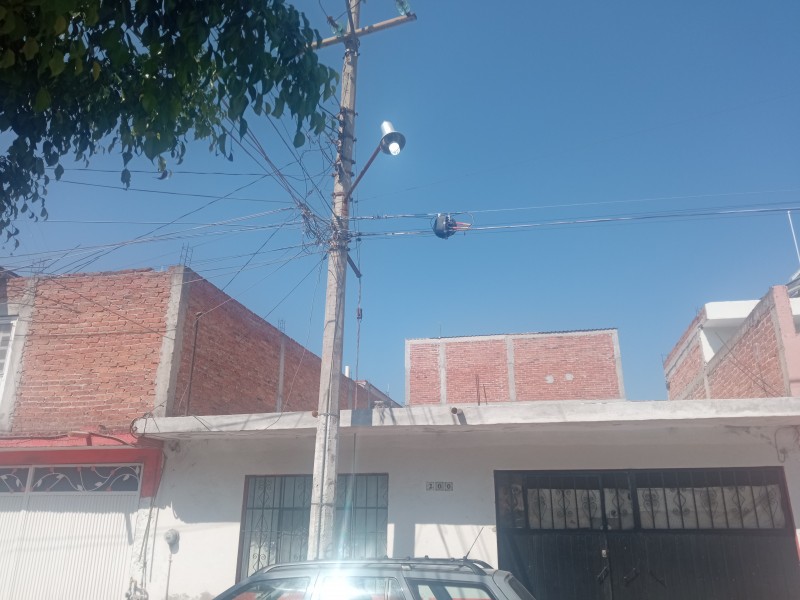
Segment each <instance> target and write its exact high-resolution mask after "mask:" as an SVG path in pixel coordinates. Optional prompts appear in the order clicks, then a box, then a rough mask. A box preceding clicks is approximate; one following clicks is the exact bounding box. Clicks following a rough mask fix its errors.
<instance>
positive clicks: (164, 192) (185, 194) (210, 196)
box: [48, 175, 291, 220]
mask: <svg viewBox="0 0 800 600" xmlns="http://www.w3.org/2000/svg"><path fill="white" fill-rule="evenodd" d="M260 177H262V178H263V175H261V176H260ZM59 183H66V184H68V185H82V186H85V187H94V188H102V189H107V190H117V191H119V192H137V193H142V194H159V195H161V196H180V197H183V198H203V199H212V200H213V199H216V200H231V201H236V202H263V203H265V204H291V202H289V201H288V200H265V199H264V198H237V197H235V196H229V195H225V196H222V197H220V196H215V195H213V194H195V193H189V192H172V191H169V190H151V189H146V188H135V187H130V188H128V189H127V190H126V189H125V188H123V187H120V186H118V185H106V184H102V183H90V182H88V181H72V180H70V179H62V180H61V181H60V182H59ZM232 193H235V192H232ZM48 220H49V219H48Z"/></svg>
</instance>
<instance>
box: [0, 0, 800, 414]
mask: <svg viewBox="0 0 800 600" xmlns="http://www.w3.org/2000/svg"><path fill="white" fill-rule="evenodd" d="M409 2H410V3H411V6H412V8H413V9H414V11H415V12H416V14H417V15H418V21H416V22H414V23H410V24H405V25H403V26H401V27H398V28H396V29H392V30H388V31H385V32H382V33H378V34H375V35H371V36H367V37H365V38H363V40H362V45H361V55H360V62H359V78H358V94H357V98H358V99H357V111H358V120H357V134H356V137H357V139H358V143H357V155H358V161H357V167H356V168H357V169H359V168H360V167H361V166H362V165H363V163H364V162H365V160H366V158H367V157H368V156H369V154H370V152H371V151H372V149H373V148H374V147H375V144H376V143H377V141H378V138H379V135H380V132H379V125H380V122H381V121H382V120H384V119H389V120H391V121H393V122H394V124H395V126H396V127H397V129H398V130H401V131H403V133H405V135H406V137H407V139H408V143H407V146H406V148H405V150H404V151H403V153H402V154H400V156H398V157H395V158H391V157H387V156H381V157H379V159H378V160H377V161H376V162H375V164H374V165H373V167H372V168H371V169H370V172H369V173H368V174H367V175H366V177H365V178H364V180H363V182H362V184H361V185H360V186H359V190H358V193H357V200H358V202H357V204H356V205H355V213H356V214H357V215H359V216H361V217H364V216H384V215H401V214H412V215H421V214H429V213H436V212H453V213H456V212H458V213H463V214H460V215H459V216H458V218H459V220H463V221H469V222H471V223H472V224H473V227H474V230H473V231H471V232H468V233H466V234H463V235H462V234H459V235H456V236H454V237H452V238H450V239H448V240H441V239H438V238H436V237H434V236H433V234H432V233H430V229H429V221H430V218H429V217H408V218H391V219H360V220H358V221H354V223H353V226H354V227H356V226H357V227H358V228H360V229H361V230H362V231H364V232H365V233H373V234H374V233H384V232H418V231H422V230H425V234H424V235H422V234H420V235H392V236H365V237H364V238H363V242H362V243H361V244H353V255H354V258H355V259H357V260H358V261H359V262H360V265H361V269H362V271H363V273H364V277H363V279H362V288H361V306H362V308H363V322H362V326H361V333H360V336H357V328H356V325H357V321H356V318H355V314H356V306H357V304H358V293H359V286H358V283H357V280H356V279H355V277H353V276H352V273H349V275H348V305H347V322H346V332H345V339H346V342H345V346H346V348H345V364H347V365H350V366H351V368H352V369H355V366H356V364H357V363H358V376H359V378H367V379H369V380H370V381H372V382H373V383H374V384H375V385H376V386H378V387H379V388H381V389H383V390H385V391H388V392H389V394H390V395H391V396H393V397H394V398H395V399H397V400H399V401H401V402H402V401H403V399H404V390H403V385H404V383H403V382H404V340H405V339H407V338H416V337H437V336H439V335H442V336H459V335H476V334H492V333H521V332H535V331H557V330H571V329H592V328H606V327H616V328H618V329H619V335H620V344H621V352H622V359H623V368H624V378H625V385H626V391H627V395H628V397H629V398H631V399H636V400H641V399H663V398H665V397H666V391H665V387H664V378H663V371H662V357H663V356H664V355H666V354H667V353H668V352H669V350H670V349H671V348H672V346H673V345H674V343H675V342H676V341H677V339H678V338H679V337H680V335H681V333H682V332H683V330H684V329H685V328H686V326H687V325H688V324H689V322H690V321H691V319H692V318H693V316H694V315H695V313H696V311H697V310H698V309H699V308H700V307H701V306H702V305H703V304H704V303H706V302H710V301H719V300H740V299H755V298H760V297H761V296H762V295H764V294H765V293H766V291H767V289H768V287H769V286H771V285H776V284H781V283H785V282H786V281H787V279H788V278H789V277H790V276H791V275H792V274H793V273H794V272H795V271H796V270H797V269H798V267H799V265H798V258H797V255H796V253H795V247H794V244H793V242H792V237H791V233H790V229H789V224H788V219H787V215H786V209H788V208H791V207H794V208H797V209H800V69H799V68H798V65H800V34H798V26H800V3H798V2H796V1H795V0H771V1H770V2H759V1H756V0H750V1H741V0H726V1H722V0H708V1H705V2H689V1H675V2H660V3H656V2H640V1H634V0H625V1H621V0H620V1H606V2H598V1H596V0H593V1H583V0H582V1H577V0H575V1H572V0H563V1H558V2H555V1H553V2H544V1H541V0H534V1H528V2H519V1H517V2H504V3H489V2H473V1H469V0H459V1H455V0H409ZM297 4H298V6H299V7H300V8H301V9H302V10H304V11H306V12H307V14H308V17H309V19H310V20H311V22H312V23H313V24H314V25H315V26H317V27H318V28H319V29H320V31H321V32H322V34H323V36H327V35H329V32H330V30H329V28H328V27H327V25H326V23H325V12H327V13H328V14H331V15H332V16H339V15H342V13H343V10H344V0H342V1H335V2H334V1H331V0H320V2H317V1H316V0H313V1H312V0H304V1H302V2H298V3H297ZM396 15H397V12H396V9H395V5H394V2H393V1H392V0H369V2H368V3H365V5H364V7H363V10H362V24H369V23H373V22H377V21H381V20H385V19H388V18H391V17H393V16H396ZM340 22H342V23H344V18H343V17H342V18H340ZM341 56H342V48H341V47H334V48H329V49H325V50H323V51H322V53H321V57H322V59H323V60H324V61H325V62H326V63H327V64H329V65H331V66H332V67H334V68H336V69H337V70H338V69H339V68H340V66H341ZM329 108H330V109H331V110H332V111H336V109H337V108H336V103H335V102H332V103H331V104H330V106H329ZM248 120H249V122H250V127H251V129H252V130H253V132H254V133H255V135H256V137H257V138H258V141H259V142H260V143H261V144H262V146H263V147H264V148H265V149H266V151H267V153H268V154H269V156H270V157H271V158H272V160H273V161H274V162H275V163H276V164H279V165H282V166H283V165H285V168H284V170H283V172H284V173H285V175H286V176H287V178H288V179H287V180H286V181H288V182H290V183H291V184H292V185H293V186H294V187H295V189H296V190H297V192H296V194H298V195H299V196H300V197H303V198H307V201H308V203H309V204H310V205H311V206H312V207H313V208H314V209H315V210H316V211H317V212H318V213H319V214H320V215H324V216H326V217H327V215H328V214H329V210H328V208H327V206H326V203H328V202H329V201H330V192H331V188H332V179H331V177H330V171H331V169H330V160H329V158H330V156H331V155H332V152H333V150H332V147H331V145H330V143H328V142H327V141H324V142H322V144H321V147H320V145H319V144H318V145H311V146H309V147H308V148H306V149H304V150H305V153H304V154H303V156H302V159H303V166H304V169H301V168H300V166H299V165H298V164H297V163H296V162H295V163H292V161H295V160H296V157H294V156H292V155H291V153H290V152H289V150H288V149H287V146H286V145H285V144H284V141H283V139H282V138H285V139H288V140H291V137H292V136H291V135H287V132H288V134H292V133H293V129H291V124H288V123H277V124H276V125H275V126H273V125H272V124H270V123H269V122H267V121H266V120H264V119H261V120H259V118H257V117H255V116H254V115H251V116H250V117H249V119H248ZM279 134H281V135H279ZM2 141H6V140H2ZM235 155H236V158H235V160H234V161H233V162H228V161H227V160H225V159H224V158H220V157H215V156H213V155H211V154H209V153H208V151H207V144H204V143H199V144H195V145H193V146H192V147H190V150H189V157H188V160H187V161H186V162H185V163H184V164H182V165H170V168H171V169H173V171H174V173H173V175H172V177H171V178H170V179H168V180H165V181H160V180H158V179H157V178H155V176H154V173H153V172H154V167H153V166H152V165H150V163H149V162H147V161H145V160H143V161H140V162H137V163H136V164H135V165H134V166H133V168H135V169H141V170H143V171H147V172H142V173H134V178H133V183H132V188H134V189H132V190H129V191H127V192H126V191H122V190H120V189H119V186H120V183H119V170H120V169H121V159H120V158H119V157H118V156H117V155H112V156H100V157H97V158H96V159H93V160H92V163H91V165H90V167H91V168H92V169H97V170H93V171H79V170H77V169H80V168H82V166H83V165H79V164H75V165H74V166H72V167H71V168H68V170H67V171H66V173H65V175H64V177H63V179H64V180H65V181H64V182H62V183H58V184H54V185H52V186H51V189H50V195H49V200H48V210H49V213H50V221H49V222H46V223H38V224H26V225H25V226H24V227H22V235H21V237H20V240H21V243H22V244H21V246H20V248H19V249H18V250H16V251H15V252H14V253H13V254H11V255H9V254H10V253H9V250H8V248H6V249H5V250H4V251H3V252H4V259H3V260H4V263H5V264H6V265H8V266H10V267H12V268H19V270H20V272H22V273H28V272H30V271H29V269H30V267H31V266H32V265H33V264H34V263H35V262H36V261H39V260H42V259H45V260H44V262H42V263H40V265H39V266H40V268H42V269H43V270H44V272H45V273H66V272H73V271H75V270H76V269H77V270H90V271H96V270H116V269H121V268H132V267H147V266H152V267H157V268H158V267H164V266H168V265H171V264H176V263H178V262H180V260H181V256H182V254H183V253H184V247H185V248H189V249H190V253H191V257H190V260H189V264H190V266H191V267H192V268H194V269H195V270H197V271H198V272H199V273H201V274H203V275H204V276H206V277H208V278H209V279H210V280H211V281H212V282H213V283H215V284H217V285H218V286H220V287H225V289H226V291H227V292H228V293H230V294H231V295H233V296H234V297H235V298H236V299H237V300H239V301H241V302H242V303H244V304H245V305H246V306H248V307H249V308H250V309H252V310H253V311H254V312H256V313H257V314H259V315H261V316H265V315H268V316H267V318H268V320H270V321H271V322H273V323H276V324H277V323H278V322H279V321H283V322H284V323H285V329H286V332H287V333H288V334H289V335H291V336H292V337H294V338H295V339H297V340H298V341H299V342H300V343H303V344H306V345H308V347H309V348H311V349H312V350H313V351H315V352H317V353H318V352H319V348H320V343H321V335H322V310H323V303H324V289H325V273H324V271H320V266H321V265H322V263H321V262H320V259H321V254H320V252H319V249H318V248H317V247H315V246H313V245H309V246H308V247H307V249H306V252H305V253H304V254H301V255H299V256H297V257H296V258H292V257H295V256H296V255H297V254H298V252H300V251H301V250H302V248H298V247H297V246H298V245H299V244H302V243H303V241H304V240H305V241H306V242H308V241H309V240H308V238H304V237H303V233H302V230H301V229H300V227H299V226H298V225H293V224H292V223H293V222H294V219H295V217H296V214H295V213H294V212H293V211H292V209H291V206H292V204H291V198H290V196H289V194H288V193H287V191H286V190H285V189H284V188H283V187H281V186H280V185H279V184H278V182H276V181H275V180H273V179H270V178H262V177H261V176H260V175H258V174H260V173H264V168H265V167H264V161H263V160H261V159H258V160H255V159H253V158H251V157H249V156H248V155H247V154H246V153H245V152H244V151H243V150H242V149H240V148H237V149H236V152H235ZM254 156H255V155H254ZM256 158H257V157H256ZM65 166H67V167H70V165H69V164H66V165H65ZM103 170H108V171H110V172H104V171H103ZM215 173H224V174H215ZM306 173H308V174H310V175H311V176H312V179H313V181H314V184H309V183H308V178H307V177H306V176H305V174H306ZM69 182H71V183H69ZM87 184H88V185H87ZM97 186H108V187H97ZM242 186H247V187H245V188H244V189H241V190H239V191H235V190H237V189H238V188H241V187H242ZM317 188H318V189H317ZM136 190H150V192H144V191H136ZM180 194H189V195H180ZM192 194H194V195H192ZM223 197H224V198H223ZM215 198H218V199H217V200H216V201H214V199H215ZM219 198H222V199H219ZM233 198H236V199H233ZM209 203H210V204H209ZM206 205H208V206H206ZM749 208H759V209H763V208H782V209H783V210H778V211H777V212H773V213H761V212H760V213H751V214H749V215H747V216H742V215H734V216H731V215H729V216H725V217H720V216H706V217H704V218H696V217H690V216H687V214H686V213H688V214H696V213H698V212H706V213H708V212H710V213H714V212H718V211H719V210H730V209H733V210H740V209H749ZM195 209H200V210H197V212H195V213H194V214H191V215H189V216H187V217H185V218H183V219H182V220H180V223H181V224H180V225H179V224H174V225H169V226H166V227H164V228H163V229H161V230H159V231H158V232H157V234H158V235H161V234H165V233H168V232H181V233H180V234H176V235H175V236H170V237H171V238H173V239H167V240H161V241H158V242H156V241H149V242H147V243H138V244H131V245H125V246H123V247H120V248H117V249H115V250H114V251H112V252H104V253H101V254H91V253H90V252H89V250H88V249H87V248H88V247H91V246H94V245H99V244H112V245H113V244H116V243H118V242H122V241H125V240H131V239H133V238H136V237H138V236H148V235H150V232H151V231H152V230H154V229H155V228H156V227H158V226H159V224H160V223H169V222H171V221H173V220H175V219H177V218H178V217H181V216H182V215H185V214H186V213H188V212H190V211H193V210H195ZM278 209H283V210H282V211H281V212H277V213H272V214H262V215H261V216H253V215H255V214H256V213H264V212H265V211H275V210H278ZM512 209H513V210H512ZM681 211H683V214H682V213H681ZM664 213H666V214H669V215H672V217H670V218H666V219H664V218H658V219H652V220H635V221H629V222H625V221H619V220H617V221H607V222H601V223H580V222H578V223H576V221H582V220H586V219H592V218H595V217H609V216H614V217H619V216H631V215H645V214H646V215H653V214H660V215H663V214H664ZM796 216H797V218H796V226H797V227H798V229H799V230H800V210H798V212H797V215H796ZM239 217H246V218H243V219H242V220H238V221H235V222H232V223H228V224H225V225H218V226H213V227H208V226H204V225H205V224H209V223H214V222H218V221H222V220H228V219H238V218H239ZM287 220H289V221H290V222H289V223H288V224H286V225H284V226H283V227H282V228H280V229H275V228H273V229H269V228H268V227H271V226H274V225H275V224H280V223H282V222H284V221H287ZM552 221H564V222H565V223H563V224H560V225H553V224H552ZM547 223H551V224H550V225H546V224H547ZM520 224H522V225H536V226H532V227H530V228H523V229H509V228H506V229H497V230H486V229H480V228H484V227H491V226H496V225H499V226H509V225H520ZM539 225H542V226H539ZM247 228H250V229H247ZM272 234H274V236H273V237H271V238H270V237H269V236H271V235H272ZM111 247H112V248H116V247H115V246H111ZM286 247H294V248H292V249H289V250H281V248H286ZM52 250H62V251H63V252H62V254H63V258H61V260H59V261H58V262H56V263H53V262H52V259H53V257H54V256H56V255H54V254H41V253H45V252H49V251H52ZM255 252H259V253H258V254H256V255H255V256H253V253H255ZM88 259H92V260H91V262H89V261H88ZM289 259H291V260H289ZM248 261H249V262H248ZM320 273H322V276H321V277H320V276H319V275H320ZM282 300H283V301H282ZM281 301H282V302H281ZM357 342H358V343H357Z"/></svg>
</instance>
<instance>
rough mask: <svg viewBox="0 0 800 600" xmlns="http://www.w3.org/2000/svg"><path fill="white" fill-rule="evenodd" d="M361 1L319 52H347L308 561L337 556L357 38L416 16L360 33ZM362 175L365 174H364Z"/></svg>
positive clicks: (352, 1)
mask: <svg viewBox="0 0 800 600" xmlns="http://www.w3.org/2000/svg"><path fill="white" fill-rule="evenodd" d="M361 1H362V0H346V2H347V7H348V15H347V17H348V24H347V25H348V27H347V34H346V35H345V36H343V37H342V38H331V39H328V40H323V41H322V43H320V44H318V47H322V46H327V45H330V44H332V43H336V42H338V41H341V42H343V43H344V46H345V54H344V64H343V66H342V79H341V84H342V93H341V102H340V105H341V111H340V113H339V120H340V124H341V129H340V134H339V147H338V154H337V160H336V171H335V173H334V177H335V179H334V186H333V217H332V220H331V239H330V246H329V249H328V284H327V291H326V294H325V324H324V331H323V337H322V369H321V372H320V381H319V410H318V418H319V422H318V423H317V437H316V443H315V446H314V471H313V478H312V486H311V518H310V520H309V531H308V559H309V560H317V559H323V558H333V557H334V556H333V555H334V550H335V547H334V539H333V530H334V521H335V518H336V476H337V462H338V450H339V383H340V380H341V376H342V351H343V347H344V303H345V278H346V275H347V261H348V254H347V251H348V248H347V245H348V243H349V241H350V233H349V227H348V225H349V224H348V219H349V214H350V207H349V202H350V194H351V191H352V186H351V179H350V178H351V177H352V175H353V173H352V169H353V144H354V142H355V137H354V136H355V115H356V113H355V107H356V72H357V67H358V47H359V37H360V36H361V35H365V34H368V33H373V32H374V31H379V30H381V29H385V28H386V27H391V26H393V25H399V24H400V23H404V22H406V21H410V20H414V19H416V17H415V16H414V15H413V14H407V15H404V16H403V17H401V18H396V19H392V20H391V21H386V22H384V23H378V24H376V25H374V26H370V27H365V28H364V29H359V14H360V12H361ZM362 174H363V173H362Z"/></svg>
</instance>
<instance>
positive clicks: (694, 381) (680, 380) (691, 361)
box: [667, 330, 706, 400]
mask: <svg viewBox="0 0 800 600" xmlns="http://www.w3.org/2000/svg"><path fill="white" fill-rule="evenodd" d="M671 356H672V355H671ZM672 359H673V361H675V362H674V363H673V364H672V366H671V367H670V368H669V369H668V370H667V397H668V398H669V399H670V400H677V399H686V398H690V399H697V398H698V397H699V398H705V395H706V390H705V383H704V382H703V378H702V375H703V370H704V369H705V360H704V359H703V353H702V350H701V347H700V340H699V339H698V338H697V331H696V330H695V338H694V339H693V340H691V341H690V342H688V345H687V347H686V348H685V350H684V353H683V354H680V355H679V354H675V355H674V356H673V357H672Z"/></svg>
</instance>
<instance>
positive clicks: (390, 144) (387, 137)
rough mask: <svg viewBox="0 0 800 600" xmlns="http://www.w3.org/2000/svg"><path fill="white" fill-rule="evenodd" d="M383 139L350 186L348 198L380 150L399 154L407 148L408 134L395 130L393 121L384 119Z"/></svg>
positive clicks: (382, 125)
mask: <svg viewBox="0 0 800 600" xmlns="http://www.w3.org/2000/svg"><path fill="white" fill-rule="evenodd" d="M381 133H382V134H383V135H382V136H381V141H380V142H378V147H377V148H375V150H373V151H372V154H371V155H370V157H369V160H367V162H366V164H365V165H364V168H363V169H361V173H359V174H358V177H356V180H355V181H354V182H353V184H352V185H351V186H350V191H348V192H347V200H350V198H351V197H352V195H353V190H355V189H356V186H357V185H358V184H359V183H360V182H361V178H362V177H364V173H366V172H367V169H369V168H370V167H371V166H372V163H373V162H374V161H375V157H376V156H378V152H383V153H384V154H390V155H392V156H397V155H398V154H400V151H401V150H402V149H403V148H405V146H406V136H404V135H403V134H402V133H400V132H399V131H395V129H394V125H392V123H391V121H384V122H383V123H381Z"/></svg>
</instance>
